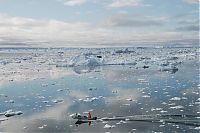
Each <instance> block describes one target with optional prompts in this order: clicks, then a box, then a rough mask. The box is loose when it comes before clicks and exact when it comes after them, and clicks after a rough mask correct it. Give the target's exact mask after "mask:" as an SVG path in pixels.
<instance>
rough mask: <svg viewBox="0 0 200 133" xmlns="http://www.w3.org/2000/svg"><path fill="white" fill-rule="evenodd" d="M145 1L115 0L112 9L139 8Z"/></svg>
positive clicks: (111, 5)
mask: <svg viewBox="0 0 200 133" xmlns="http://www.w3.org/2000/svg"><path fill="white" fill-rule="evenodd" d="M142 1H143V0H113V2H112V3H111V4H110V7H114V8H120V7H126V6H138V5H141V4H142Z"/></svg>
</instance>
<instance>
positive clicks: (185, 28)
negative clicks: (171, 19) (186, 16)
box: [176, 25, 199, 31]
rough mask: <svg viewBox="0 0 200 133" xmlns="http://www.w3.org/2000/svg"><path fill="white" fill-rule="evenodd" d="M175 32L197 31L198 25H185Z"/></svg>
mask: <svg viewBox="0 0 200 133" xmlns="http://www.w3.org/2000/svg"><path fill="white" fill-rule="evenodd" d="M176 30H177V31H199V25H187V26H181V27H178V28H176Z"/></svg>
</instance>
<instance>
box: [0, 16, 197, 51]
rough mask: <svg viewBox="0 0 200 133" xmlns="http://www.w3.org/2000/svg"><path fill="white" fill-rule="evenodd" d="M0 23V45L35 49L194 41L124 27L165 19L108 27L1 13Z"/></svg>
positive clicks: (125, 20)
mask: <svg viewBox="0 0 200 133" xmlns="http://www.w3.org/2000/svg"><path fill="white" fill-rule="evenodd" d="M0 20H1V21H0V43H1V44H11V43H15V44H16V46H17V45H18V44H27V45H30V46H35V47H38V46H40V47H108V46H109V47H110V46H122V45H123V46H130V45H131V46H132V45H135V44H138V43H141V44H143V43H146V44H150V43H155V42H157V43H162V42H166V41H170V40H171V41H172V40H180V39H184V40H187V39H188V40H191V39H194V35H193V34H191V33H187V32H180V31H179V32H176V31H175V32H165V31H160V32H158V31H157V32H155V31H144V30H139V31H135V30H123V27H141V28H142V27H148V26H161V25H162V23H163V22H164V21H166V20H165V18H156V17H143V18H137V19H135V17H133V18H129V17H127V16H122V17H121V16H119V17H116V18H115V17H114V18H111V19H110V20H108V22H107V23H106V24H105V25H106V26H105V25H104V26H102V25H96V26H94V25H91V24H89V23H83V22H76V23H69V22H65V21H58V20H54V19H48V20H45V19H41V20H38V19H32V18H25V17H18V16H9V15H6V14H0ZM108 27H109V28H108ZM116 27H122V28H116ZM183 37H184V38H183ZM195 37H196V36H195ZM1 47H2V45H1Z"/></svg>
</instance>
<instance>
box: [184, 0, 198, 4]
mask: <svg viewBox="0 0 200 133" xmlns="http://www.w3.org/2000/svg"><path fill="white" fill-rule="evenodd" d="M183 1H184V2H187V3H189V4H199V0H183Z"/></svg>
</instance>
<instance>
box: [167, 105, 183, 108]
mask: <svg viewBox="0 0 200 133" xmlns="http://www.w3.org/2000/svg"><path fill="white" fill-rule="evenodd" d="M183 108H184V107H183V106H181V105H178V106H173V107H170V109H183Z"/></svg>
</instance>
